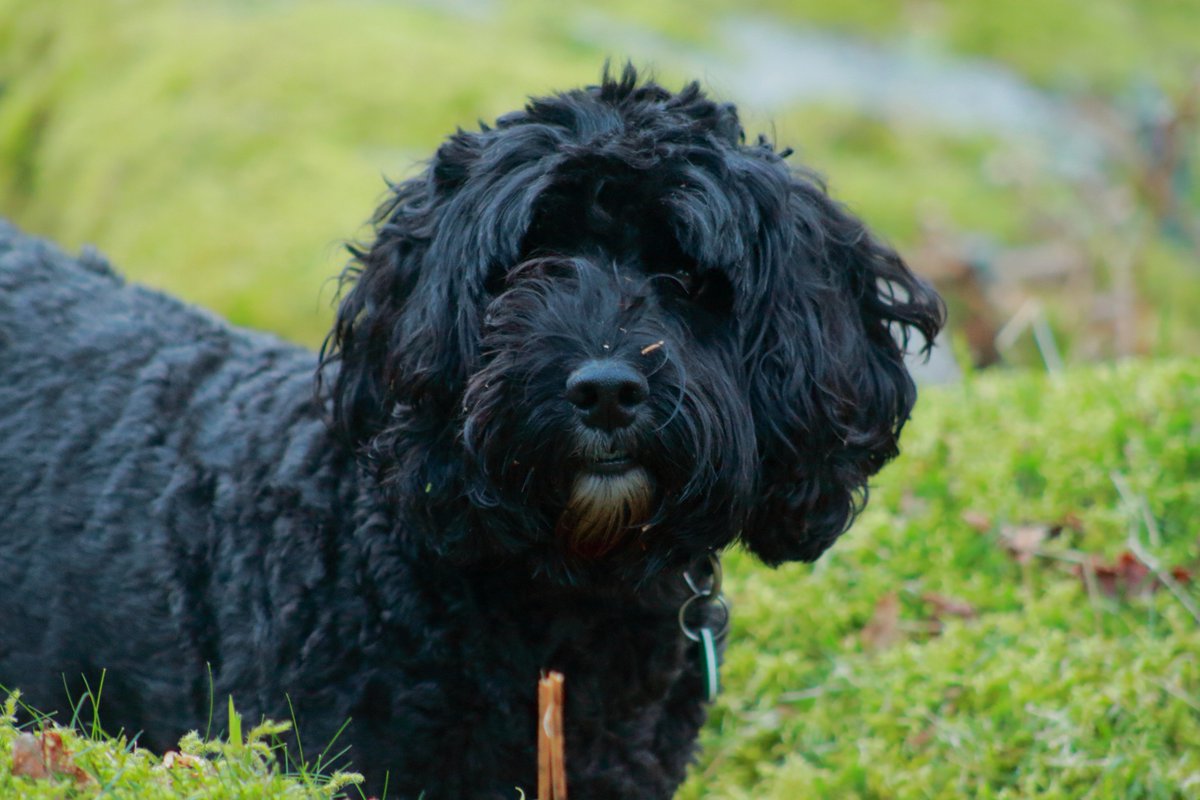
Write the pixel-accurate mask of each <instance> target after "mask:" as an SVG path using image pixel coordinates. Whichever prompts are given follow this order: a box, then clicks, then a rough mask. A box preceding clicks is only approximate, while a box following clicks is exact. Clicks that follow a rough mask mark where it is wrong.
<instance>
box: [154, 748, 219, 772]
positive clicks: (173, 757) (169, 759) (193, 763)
mask: <svg viewBox="0 0 1200 800" xmlns="http://www.w3.org/2000/svg"><path fill="white" fill-rule="evenodd" d="M162 765H163V766H164V767H166V768H167V769H180V768H185V769H203V768H205V767H207V766H208V762H207V761H206V760H204V759H203V758H200V757H198V756H189V755H188V754H187V753H180V752H177V751H175V750H168V751H167V753H166V755H164V756H163V760H162Z"/></svg>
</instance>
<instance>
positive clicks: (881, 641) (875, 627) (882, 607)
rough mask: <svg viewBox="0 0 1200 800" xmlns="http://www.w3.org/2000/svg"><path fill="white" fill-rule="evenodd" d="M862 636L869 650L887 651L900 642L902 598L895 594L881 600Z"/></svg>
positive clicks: (889, 594) (892, 593)
mask: <svg viewBox="0 0 1200 800" xmlns="http://www.w3.org/2000/svg"><path fill="white" fill-rule="evenodd" d="M860 635H861V636H862V642H863V645H864V646H865V647H866V648H867V649H868V650H875V651H879V650H886V649H887V648H889V647H891V646H892V645H894V644H896V643H897V642H898V641H900V598H899V597H898V596H897V595H896V593H895V592H888V593H887V594H885V595H884V596H883V597H881V598H879V602H877V603H876V604H875V613H874V615H873V616H872V617H871V621H870V622H868V623H867V624H866V626H865V627H863V629H862V633H861V634H860Z"/></svg>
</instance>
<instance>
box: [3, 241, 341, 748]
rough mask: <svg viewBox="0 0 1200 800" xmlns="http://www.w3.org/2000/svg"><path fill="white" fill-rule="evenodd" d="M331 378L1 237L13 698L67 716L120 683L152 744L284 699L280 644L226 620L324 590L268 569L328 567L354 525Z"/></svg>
mask: <svg viewBox="0 0 1200 800" xmlns="http://www.w3.org/2000/svg"><path fill="white" fill-rule="evenodd" d="M314 366H315V356H314V355H313V354H311V353H309V352H306V351H304V350H302V349H300V348H296V347H293V346H289V345H286V344H284V343H282V342H279V341H277V340H275V339H273V338H271V337H268V336H265V335H259V334H254V333H251V332H247V331H242V330H238V329H235V328H231V327H230V326H228V325H225V324H224V323H222V322H220V321H219V320H217V319H216V318H214V317H211V316H209V315H208V314H207V313H205V312H202V311H200V310H198V309H195V308H192V307H189V306H187V305H185V304H183V303H180V302H178V301H176V300H173V299H171V298H169V297H167V296H165V295H162V294H159V293H157V292H154V291H151V290H149V289H145V288H142V287H138V286H134V285H130V284H127V283H126V282H125V281H124V280H123V279H122V278H120V277H119V276H118V275H117V274H116V273H114V272H113V270H112V269H111V268H110V267H108V266H107V264H106V263H105V262H104V260H103V258H101V257H100V256H99V255H97V254H94V253H85V254H84V255H83V256H81V257H80V258H79V259H78V260H76V259H72V258H69V257H68V256H66V255H64V254H63V253H61V252H60V251H58V250H57V249H55V248H54V247H53V246H51V245H49V244H47V243H44V242H41V241H38V240H35V239H33V238H30V237H27V236H24V235H22V234H21V233H19V232H18V231H17V230H16V229H15V228H13V227H12V226H10V225H7V224H5V223H3V222H0V618H2V619H3V625H2V627H0V682H3V683H5V684H11V685H13V687H14V688H15V687H19V688H20V689H21V690H22V691H23V692H24V693H25V699H26V702H28V703H29V704H30V705H32V706H33V707H35V708H40V709H42V710H45V711H51V710H57V711H59V712H60V713H62V712H66V711H68V706H67V704H68V697H69V696H70V697H71V699H72V700H77V699H78V698H79V696H80V695H81V694H82V692H83V691H84V689H85V686H84V683H83V682H84V680H85V679H86V681H87V682H88V684H89V685H90V686H91V689H92V690H93V691H95V690H97V689H98V688H99V686H98V684H99V678H100V674H99V672H100V667H101V666H103V667H105V668H107V670H108V678H107V679H106V682H105V687H104V690H103V697H102V698H101V711H102V712H103V711H104V710H105V709H108V710H111V711H115V712H116V714H115V716H114V717H110V718H109V722H110V724H111V725H115V726H121V727H125V728H126V729H127V730H128V731H129V732H130V733H133V732H135V731H139V730H142V731H144V732H145V733H144V738H143V742H144V743H148V744H150V745H152V746H156V747H163V746H170V745H171V744H173V742H172V741H171V739H172V737H175V736H178V735H179V734H180V733H183V732H185V731H186V730H188V729H189V728H193V727H195V726H196V725H197V724H198V721H202V720H203V719H205V717H206V716H207V715H208V709H209V703H210V701H211V699H212V693H213V690H214V688H215V692H216V696H217V697H223V696H224V695H223V693H222V688H223V686H222V685H224V686H226V687H232V686H238V685H242V686H245V685H251V686H259V687H270V686H274V685H277V681H278V680H280V679H282V678H283V676H282V675H281V674H280V660H281V654H279V653H277V652H265V651H264V648H266V646H267V644H268V643H269V642H270V641H272V637H273V636H278V634H279V631H278V630H272V629H271V626H266V625H264V626H255V625H253V624H250V625H247V624H237V625H228V624H225V623H226V622H227V621H228V618H229V616H230V615H241V616H244V617H249V618H250V619H251V620H252V619H253V618H254V617H255V615H256V614H259V613H260V612H262V609H263V606H264V604H267V603H269V604H271V608H272V610H271V612H270V613H271V614H274V615H276V616H277V615H278V611H279V609H280V608H281V607H282V608H287V607H288V604H289V602H290V603H291V604H292V606H293V607H297V608H299V607H300V602H301V601H300V597H299V595H300V594H301V593H302V592H304V591H306V587H309V586H311V585H316V584H319V583H320V581H321V580H322V578H323V576H322V575H319V574H314V575H300V576H298V575H289V574H286V573H285V574H280V572H281V570H282V567H281V565H280V564H278V563H273V562H272V561H271V560H270V559H269V557H268V556H266V555H265V554H268V553H275V554H277V556H278V554H280V553H286V552H291V553H298V552H300V551H305V552H309V553H310V554H312V555H314V556H315V557H314V558H312V559H311V560H308V559H305V560H304V562H303V563H309V564H321V563H322V559H321V556H320V553H322V552H324V551H325V550H326V549H327V541H328V540H329V538H330V537H331V536H332V532H333V530H334V528H335V527H336V525H337V524H339V523H338V520H339V519H340V518H342V516H343V515H342V514H341V513H340V511H339V509H338V508H337V507H336V505H337V502H338V500H337V498H338V497H339V496H344V492H341V491H339V485H338V483H339V481H340V480H343V478H344V475H345V474H346V473H347V472H349V473H352V472H353V470H345V469H342V468H340V467H339V468H336V469H335V468H333V467H332V466H331V463H332V462H334V461H335V460H336V459H337V458H338V455H337V452H336V447H334V446H333V445H332V443H331V441H330V439H329V437H328V435H327V432H326V428H325V426H324V424H323V421H322V419H321V412H320V409H319V408H318V407H317V404H316V403H315V402H314V400H313V388H312V380H313V369H314ZM342 488H344V487H342ZM344 516H348V515H344ZM239 532H240V534H241V536H240V539H241V540H239V535H238V534H239ZM247 532H253V533H254V535H257V536H260V537H261V538H262V541H260V542H246V541H244V539H245V536H246V535H247ZM256 554H263V555H261V556H257V557H256ZM214 564H222V565H223V566H222V567H219V568H216V569H214V567H213V566H212V565H214ZM318 571H319V570H318ZM281 594H282V595H284V596H279V595H281ZM289 594H290V595H292V596H290V597H289V596H288V595H289ZM97 608H103V609H104V611H103V613H97ZM228 631H236V632H239V634H240V635H241V636H242V639H241V640H239V641H230V640H228V637H227V636H226V633H225V632H228ZM256 631H257V635H256ZM209 665H212V668H213V670H214V672H216V673H217V674H218V675H220V680H219V681H218V683H219V684H221V685H218V686H216V687H210V684H209V680H210V673H209ZM133 676H136V678H135V680H136V683H137V685H138V687H139V690H138V691H137V692H136V693H135V692H132V691H127V690H126V689H124V688H123V683H124V681H125V679H128V678H131V677H133ZM156 686H157V687H158V689H159V691H157V692H154V691H151V692H149V693H147V692H146V689H147V687H156ZM280 696H282V693H280ZM243 702H245V701H243ZM249 702H250V703H253V702H254V700H253V699H251V700H250V701H249ZM261 711H263V712H265V711H267V709H261ZM276 712H277V710H276ZM60 718H69V713H63V715H62V716H61V717H60Z"/></svg>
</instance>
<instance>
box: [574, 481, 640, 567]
mask: <svg viewBox="0 0 1200 800" xmlns="http://www.w3.org/2000/svg"><path fill="white" fill-rule="evenodd" d="M653 502H654V481H653V480H652V479H651V478H650V474H649V473H648V472H646V470H644V469H642V468H641V467H637V468H635V469H632V470H630V471H628V472H626V473H624V474H622V475H597V474H595V473H589V472H585V473H580V474H579V475H578V476H577V477H576V478H575V485H574V486H573V487H572V489H571V499H570V501H569V502H568V503H567V509H566V511H564V512H563V515H562V517H561V518H560V520H559V523H558V528H559V531H560V533H561V534H562V535H563V536H565V537H567V539H568V541H569V544H570V546H571V549H572V550H574V551H575V552H577V553H580V554H581V555H588V556H600V555H603V554H604V553H607V552H608V551H609V550H611V549H612V548H613V547H615V546H616V545H617V544H618V543H619V542H620V540H621V538H622V536H623V535H624V534H625V533H626V532H627V531H628V530H629V529H630V528H632V527H633V526H635V525H637V524H638V523H640V522H642V521H643V520H645V519H647V518H648V517H649V516H650V512H651V510H652V505H653Z"/></svg>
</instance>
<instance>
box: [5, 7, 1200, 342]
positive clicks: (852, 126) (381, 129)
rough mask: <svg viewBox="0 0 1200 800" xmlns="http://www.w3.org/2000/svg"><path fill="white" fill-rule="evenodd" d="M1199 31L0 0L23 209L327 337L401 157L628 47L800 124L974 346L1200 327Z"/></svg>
mask: <svg viewBox="0 0 1200 800" xmlns="http://www.w3.org/2000/svg"><path fill="white" fill-rule="evenodd" d="M1198 42H1200V7H1198V6H1197V4H1196V3H1195V2H1194V1H1193V2H1181V1H1180V0H1145V1H1144V2H1137V3H1133V2H1116V1H1115V0H1053V1H1052V2H1042V0H1009V1H1008V2H1003V3H997V2H983V1H982V0H964V1H963V2H949V1H948V0H947V1H946V2H935V1H933V0H923V1H921V2H896V3H880V2H867V1H866V0H839V1H838V2H833V1H832V0H758V2H751V3H734V2H729V0H699V2H696V1H695V0H655V1H654V2H628V1H622V2H615V3H609V4H585V3H579V2H571V1H570V0H566V1H564V2H554V3H550V2H532V1H531V0H524V1H523V0H512V1H511V2H505V1H504V0H448V1H447V2H436V1H435V0H427V1H426V2H371V1H368V0H362V1H360V2H338V3H318V2H304V1H303V0H286V1H285V0H237V1H236V2H235V1H234V0H209V1H208V2H199V1H197V2H188V1H187V0H178V1H176V2H167V1H165V0H106V1H105V2H88V3H70V4H67V3H60V2H36V1H29V0H0V213H2V214H4V215H6V216H9V217H11V218H13V219H15V221H16V222H17V223H18V224H20V225H22V226H25V227H26V228H27V229H29V230H30V231H33V232H36V233H38V234H43V235H47V236H50V237H52V238H54V239H56V240H58V241H60V242H62V243H64V244H65V245H67V246H69V247H72V248H74V247H78V246H79V245H81V244H83V243H92V244H95V245H97V246H99V247H100V248H101V249H102V250H103V251H105V252H106V253H108V254H109V255H110V257H112V258H113V260H114V261H115V262H116V263H118V264H119V265H120V266H121V268H122V269H124V270H126V271H127V272H128V273H129V274H131V275H133V276H135V277H136V278H138V279H140V280H143V281H146V282H149V283H151V284H154V285H156V286H162V287H165V288H167V289H169V290H171V291H174V292H177V293H179V294H182V295H184V296H185V297H188V298H191V299H193V300H196V301H198V302H201V303H203V304H205V305H207V306H209V307H211V308H214V309H216V310H217V311H219V312H220V313H222V314H224V315H226V316H228V317H230V318H231V319H233V320H234V321H235V322H238V323H243V324H248V325H254V326H258V327H265V328H269V329H273V330H276V331H279V332H281V333H282V334H284V335H285V336H287V337H290V338H292V339H296V340H299V341H302V342H305V343H308V344H315V343H317V342H319V341H320V339H321V338H322V336H323V335H324V331H325V329H326V326H327V323H328V319H329V316H330V304H331V301H332V299H333V297H332V291H331V290H330V288H329V286H330V285H329V284H326V283H325V280H326V279H327V278H329V277H330V276H332V275H334V274H336V273H337V272H338V270H339V269H340V267H341V266H342V264H343V261H344V254H343V251H342V248H341V246H340V245H341V244H342V243H343V242H344V241H346V240H348V239H353V238H355V237H357V236H362V235H364V233H365V231H364V229H363V227H362V224H363V223H364V221H365V220H367V219H368V218H369V216H370V213H371V211H372V209H373V206H374V205H375V203H376V202H377V201H378V200H379V199H380V197H381V193H382V191H383V180H382V178H383V177H384V176H387V177H390V178H399V177H403V176H406V175H408V174H411V173H412V172H413V171H415V170H417V169H420V167H421V163H422V159H423V158H425V157H426V156H427V155H428V154H429V153H430V152H431V151H432V149H433V148H434V147H435V146H436V145H437V143H438V142H439V140H440V139H441V138H442V137H443V136H444V135H445V134H446V133H448V132H449V131H451V130H453V129H454V128H455V127H456V126H464V127H470V126H473V125H475V124H476V122H477V120H480V119H482V120H488V121H490V120H492V119H493V118H494V117H495V116H497V115H498V114H501V113H503V112H505V111H507V110H510V109H513V108H516V107H519V106H520V105H521V104H522V103H523V102H524V100H525V98H526V97H527V96H528V95H531V94H539V93H544V92H547V91H551V90H554V89H563V88H570V87H573V86H576V85H580V84H583V83H588V82H594V81H595V80H596V79H597V78H598V76H599V73H600V67H601V64H602V63H603V60H604V59H605V58H606V57H612V58H613V59H614V60H616V61H618V62H619V61H620V60H622V59H625V58H629V59H632V61H633V62H634V63H635V64H637V65H639V66H642V67H648V68H650V69H652V70H653V71H654V72H655V73H656V74H657V75H658V77H659V78H660V80H662V81H664V82H665V83H667V84H668V85H672V86H678V85H680V83H681V82H682V81H684V80H686V79H692V78H697V79H699V80H701V81H702V82H703V83H704V84H705V85H706V86H707V87H709V88H710V90H711V91H712V92H713V93H714V94H715V95H717V96H718V97H721V98H723V99H728V100H732V101H735V102H737V103H739V105H740V107H741V109H742V112H743V116H744V120H745V125H746V128H747V131H748V132H749V133H750V134H755V133H757V132H759V131H763V132H766V133H768V135H770V136H771V137H772V138H774V139H775V140H776V141H777V143H778V144H779V145H780V146H792V147H795V148H796V149H797V151H798V156H797V158H798V159H799V160H801V161H803V162H804V163H806V164H808V165H810V166H812V167H815V168H816V169H817V170H818V171H820V172H821V173H823V174H824V175H825V176H826V177H827V178H828V179H829V183H830V187H831V190H832V192H833V193H834V194H835V195H836V196H838V197H839V198H841V199H843V200H844V201H846V202H847V203H848V204H849V205H850V206H851V207H852V208H853V209H854V210H856V211H857V212H859V213H860V214H861V215H863V216H864V217H865V218H866V219H867V221H868V222H869V223H870V224H871V225H872V226H873V227H875V228H876V229H877V230H878V231H879V232H880V233H881V234H883V235H884V236H886V237H888V238H889V239H891V240H892V241H893V242H894V243H895V244H896V245H898V246H899V247H901V249H902V250H903V251H904V252H905V253H906V254H907V255H908V256H909V258H910V260H911V261H912V262H913V264H914V266H916V268H918V269H919V270H922V271H924V272H926V273H927V274H930V275H931V276H932V277H934V278H936V279H937V280H938V281H939V285H941V286H942V287H943V289H944V290H945V291H946V292H947V294H949V295H950V296H951V298H952V305H953V307H954V311H955V312H956V327H955V330H956V331H957V332H958V333H959V335H960V336H962V337H964V341H965V343H966V344H967V345H968V346H969V347H970V350H971V353H972V355H973V358H974V360H975V361H976V362H979V363H990V362H992V361H995V360H996V358H997V357H998V356H1003V357H1004V358H1005V359H1006V360H1008V361H1010V362H1014V363H1031V362H1036V361H1037V360H1038V354H1037V353H1035V352H1034V351H1033V349H1032V347H1031V345H1030V344H1029V342H1028V338H1029V337H1024V338H1023V339H1022V338H1021V337H1018V340H1017V342H1016V343H1015V344H1014V345H1013V346H1012V347H1010V348H1008V349H1007V350H1006V352H1004V353H997V352H995V348H994V347H993V345H992V343H991V342H990V341H989V339H990V338H991V337H994V335H995V334H996V333H997V332H998V331H999V330H1000V328H1001V327H1002V326H1003V325H1004V323H1006V322H1007V321H1009V320H1010V319H1011V318H1012V317H1013V316H1014V315H1015V314H1017V313H1018V312H1020V311H1021V310H1022V308H1023V307H1024V306H1026V304H1028V303H1029V301H1030V300H1031V299H1032V300H1034V301H1035V304H1034V306H1033V307H1032V308H1025V312H1026V313H1025V314H1024V317H1022V318H1021V319H1024V318H1025V317H1030V316H1033V317H1038V318H1039V319H1044V320H1045V321H1046V323H1047V325H1048V326H1049V329H1050V330H1052V331H1053V332H1054V334H1055V335H1056V337H1057V340H1058V342H1057V343H1058V347H1059V348H1060V349H1061V350H1063V351H1064V356H1065V357H1066V358H1067V359H1068V360H1071V359H1075V360H1080V359H1082V360H1089V359H1093V358H1097V357H1105V356H1109V355H1114V354H1118V355H1119V354H1127V353H1151V354H1163V353H1172V352H1184V351H1190V352H1197V351H1200V267H1197V261H1198V260H1200V258H1198V253H1200V228H1198V225H1197V222H1196V208H1197V204H1198V198H1200V186H1198V181H1197V175H1196V170H1197V169H1200V164H1198V162H1200V158H1198V156H1200V145H1198V144H1197V142H1198V137H1197V136H1196V128H1197V119H1196V114H1197V104H1198V98H1197V93H1198V91H1200V85H1198V81H1200V73H1198V72H1197V71H1196V70H1197V68H1200V44H1198ZM1022 266H1024V267H1025V268H1024V269H1022ZM322 287H325V290H324V291H322ZM1064 298H1065V299H1064ZM1018 322H1020V320H1018ZM970 326H974V327H973V328H972V327H970Z"/></svg>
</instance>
